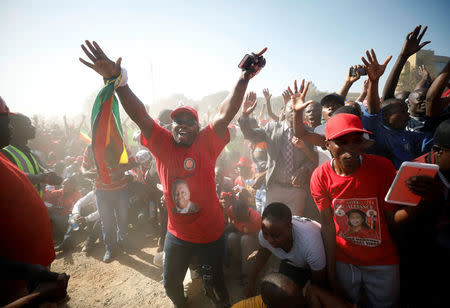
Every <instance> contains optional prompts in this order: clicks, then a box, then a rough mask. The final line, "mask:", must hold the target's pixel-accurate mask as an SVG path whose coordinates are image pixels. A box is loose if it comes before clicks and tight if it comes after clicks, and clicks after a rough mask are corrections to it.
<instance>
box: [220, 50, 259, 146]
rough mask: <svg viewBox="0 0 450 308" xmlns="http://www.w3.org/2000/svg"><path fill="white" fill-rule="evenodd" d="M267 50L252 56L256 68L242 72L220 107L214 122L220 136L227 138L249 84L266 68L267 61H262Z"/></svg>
mask: <svg viewBox="0 0 450 308" xmlns="http://www.w3.org/2000/svg"><path fill="white" fill-rule="evenodd" d="M266 50H267V47H265V48H264V49H263V50H261V51H260V52H259V53H258V54H256V55H252V56H251V57H252V60H253V63H254V66H253V67H252V68H251V69H244V70H243V71H242V73H241V76H240V77H239V80H238V82H237V84H236V85H235V87H234V89H233V91H232V92H231V93H230V95H229V96H228V97H227V98H226V99H225V100H224V101H223V102H222V104H221V105H220V108H219V113H218V114H217V115H216V118H215V119H214V121H213V127H214V130H215V131H216V133H217V134H218V135H219V136H221V137H225V133H226V132H227V129H228V125H229V124H230V122H231V120H233V118H234V116H235V115H236V114H237V113H238V111H239V109H240V108H241V105H242V100H243V98H244V94H245V91H246V90H247V85H248V82H249V81H250V79H251V78H252V77H253V76H254V75H255V74H256V73H257V72H259V70H261V69H262V67H263V66H264V64H265V61H262V60H263V58H262V55H263V54H264V53H265V52H266Z"/></svg>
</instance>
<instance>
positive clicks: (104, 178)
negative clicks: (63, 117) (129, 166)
mask: <svg viewBox="0 0 450 308" xmlns="http://www.w3.org/2000/svg"><path fill="white" fill-rule="evenodd" d="M121 78H122V75H120V76H119V77H116V78H111V79H108V80H105V86H104V87H103V89H101V90H100V93H98V95H97V98H96V99H95V102H94V106H93V107H92V114H91V127H92V150H93V152H94V160H95V165H96V166H97V173H98V175H99V178H100V180H101V182H103V183H105V184H111V177H110V175H109V170H108V169H115V168H117V167H118V166H119V164H126V163H128V155H127V151H126V149H125V145H124V143H123V134H122V125H121V123H120V115H119V104H118V102H117V98H116V96H115V95H114V91H115V90H116V89H117V87H118V85H119V83H120V80H121Z"/></svg>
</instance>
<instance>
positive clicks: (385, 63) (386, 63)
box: [383, 55, 392, 66]
mask: <svg viewBox="0 0 450 308" xmlns="http://www.w3.org/2000/svg"><path fill="white" fill-rule="evenodd" d="M391 59H392V55H390V56H389V57H387V58H386V61H384V63H383V65H384V66H386V65H388V63H389V61H391Z"/></svg>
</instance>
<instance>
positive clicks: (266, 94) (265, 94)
mask: <svg viewBox="0 0 450 308" xmlns="http://www.w3.org/2000/svg"><path fill="white" fill-rule="evenodd" d="M263 94H264V98H265V99H266V101H270V99H271V98H272V94H270V92H269V89H267V88H265V89H263Z"/></svg>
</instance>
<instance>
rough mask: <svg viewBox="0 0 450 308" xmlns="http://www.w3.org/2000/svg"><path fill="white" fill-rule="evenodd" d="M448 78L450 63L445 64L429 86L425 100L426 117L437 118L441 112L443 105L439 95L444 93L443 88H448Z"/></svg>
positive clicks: (449, 75)
mask: <svg viewBox="0 0 450 308" xmlns="http://www.w3.org/2000/svg"><path fill="white" fill-rule="evenodd" d="M449 77H450V61H449V62H447V65H446V66H445V67H444V69H443V70H442V71H441V73H440V74H439V76H437V77H436V79H435V80H434V81H433V83H432V84H431V86H430V88H429V89H428V92H427V98H426V115H427V116H429V117H436V116H438V115H439V114H440V113H441V111H442V107H443V104H442V102H441V95H442V92H443V91H444V89H445V87H447V86H448V82H449Z"/></svg>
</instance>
